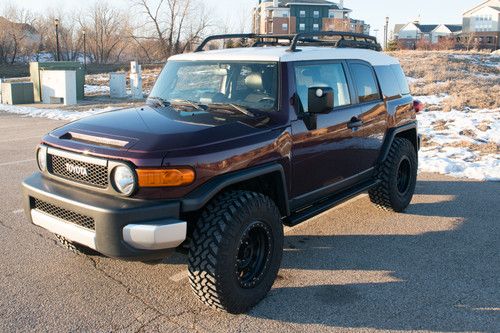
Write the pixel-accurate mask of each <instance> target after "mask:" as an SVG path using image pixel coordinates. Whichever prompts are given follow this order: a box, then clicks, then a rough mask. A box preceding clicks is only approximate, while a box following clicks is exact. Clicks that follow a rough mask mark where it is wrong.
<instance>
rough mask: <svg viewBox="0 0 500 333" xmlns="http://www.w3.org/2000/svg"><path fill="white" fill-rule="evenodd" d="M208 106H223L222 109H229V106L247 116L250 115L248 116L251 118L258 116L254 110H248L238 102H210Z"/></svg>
mask: <svg viewBox="0 0 500 333" xmlns="http://www.w3.org/2000/svg"><path fill="white" fill-rule="evenodd" d="M208 107H210V108H212V107H214V108H221V109H224V110H227V108H228V107H229V108H230V109H231V110H233V111H238V112H239V113H242V114H244V115H245V116H248V117H251V118H255V117H256V114H255V113H253V112H252V111H250V110H248V109H247V108H245V107H244V106H242V105H238V104H233V103H214V104H209V105H208Z"/></svg>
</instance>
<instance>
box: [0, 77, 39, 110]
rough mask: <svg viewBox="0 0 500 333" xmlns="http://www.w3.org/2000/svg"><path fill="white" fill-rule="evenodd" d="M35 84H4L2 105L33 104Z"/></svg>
mask: <svg viewBox="0 0 500 333" xmlns="http://www.w3.org/2000/svg"><path fill="white" fill-rule="evenodd" d="M34 102H35V101H34V97H33V83H31V82H4V83H2V103H4V104H10V105H16V104H33V103H34Z"/></svg>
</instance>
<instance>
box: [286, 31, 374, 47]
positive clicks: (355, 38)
mask: <svg viewBox="0 0 500 333" xmlns="http://www.w3.org/2000/svg"><path fill="white" fill-rule="evenodd" d="M318 37H340V39H338V40H337V41H333V40H320V39H319V38H318ZM299 42H302V44H306V45H307V44H317V45H316V46H322V45H321V44H323V46H332V47H335V48H357V49H369V50H373V51H382V47H381V46H380V44H379V43H378V42H377V38H376V37H374V36H370V35H365V34H359V33H354V32H343V31H319V32H303V33H299V34H296V35H295V37H294V38H293V40H292V43H291V45H290V48H289V49H288V51H290V52H298V51H300V50H299V49H297V44H298V43H299Z"/></svg>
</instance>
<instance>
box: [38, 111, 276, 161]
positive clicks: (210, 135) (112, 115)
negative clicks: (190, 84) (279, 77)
mask: <svg viewBox="0 0 500 333" xmlns="http://www.w3.org/2000/svg"><path fill="white" fill-rule="evenodd" d="M268 121H269V119H263V118H262V117H258V118H250V117H248V116H245V115H225V114H219V113H210V112H186V111H179V110H174V109H171V108H154V107H151V106H143V107H139V108H131V109H123V110H117V111H110V112H105V113H101V114H98V115H95V116H91V117H88V118H84V119H81V120H78V121H76V122H73V123H70V124H68V125H65V126H63V127H60V128H58V129H56V130H54V131H53V132H51V133H50V134H49V138H48V140H47V141H49V143H53V144H56V145H58V146H65V144H64V142H65V141H66V142H68V143H69V142H71V146H72V147H75V144H77V143H78V144H79V145H81V147H79V148H81V149H85V150H87V151H90V152H97V151H99V148H105V149H106V150H109V148H112V149H118V150H121V151H135V152H149V153H151V152H168V151H174V150H182V149H186V148H195V147H200V146H204V145H210V144H214V143H218V142H223V141H226V140H229V139H234V138H241V137H244V136H247V135H252V134H256V133H259V132H263V131H267V130H268V127H263V124H267V122H268ZM75 148H76V147H75Z"/></svg>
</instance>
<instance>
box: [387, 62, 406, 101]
mask: <svg viewBox="0 0 500 333" xmlns="http://www.w3.org/2000/svg"><path fill="white" fill-rule="evenodd" d="M390 67H391V69H392V71H393V72H394V75H395V76H396V79H397V80H398V83H399V88H400V89H401V94H402V95H408V94H410V87H409V86H408V80H407V79H406V75H405V73H404V72H403V70H402V69H401V66H399V65H391V66H390Z"/></svg>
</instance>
